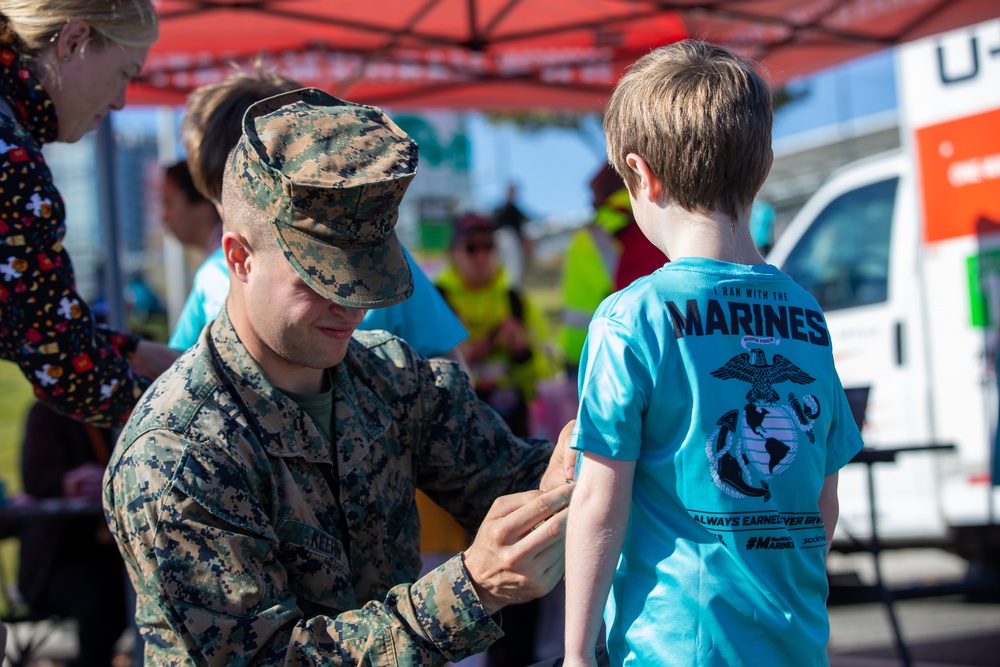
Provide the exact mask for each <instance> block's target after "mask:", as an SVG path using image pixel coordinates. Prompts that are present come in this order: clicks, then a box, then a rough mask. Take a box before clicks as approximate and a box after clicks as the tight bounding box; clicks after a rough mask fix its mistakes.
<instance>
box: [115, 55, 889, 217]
mask: <svg viewBox="0 0 1000 667" xmlns="http://www.w3.org/2000/svg"><path fill="white" fill-rule="evenodd" d="M790 87H791V88H793V89H801V88H805V89H807V90H808V91H809V93H808V95H807V96H806V97H805V98H804V99H803V100H801V101H800V102H797V103H795V104H792V105H789V106H787V107H785V108H784V109H782V110H781V111H780V112H779V113H778V115H777V116H776V118H775V127H774V137H775V139H779V138H784V137H787V136H792V135H794V134H797V133H799V132H803V131H806V130H811V129H815V128H818V127H822V126H824V125H829V124H832V123H835V122H837V121H839V120H850V119H853V118H859V117H862V116H866V115H870V114H873V113H877V112H880V111H886V110H889V109H893V108H895V106H896V90H895V83H894V78H893V73H892V52H891V51H889V50H886V51H882V52H880V53H877V54H874V55H871V56H867V57H865V58H861V59H858V60H855V61H852V62H849V63H846V64H844V65H841V66H839V67H835V68H831V69H828V70H824V71H822V72H819V73H817V74H815V75H813V76H811V77H808V78H806V79H803V80H799V81H796V82H793V83H792V84H791V85H790ZM156 113H157V110H156V109H152V108H148V107H147V108H136V107H127V108H126V109H125V110H124V111H122V112H119V113H118V114H116V115H115V123H116V124H118V125H134V124H137V125H140V126H145V127H150V126H155V117H156ZM390 113H391V110H390ZM466 128H467V131H468V133H469V139H470V142H471V146H472V182H473V201H474V205H475V207H476V208H477V209H480V210H483V211H488V210H490V209H492V208H493V207H495V206H497V205H498V204H499V203H501V202H502V200H503V198H504V196H505V193H506V188H507V184H508V183H511V182H513V183H514V184H516V185H517V187H518V203H519V205H520V206H521V208H522V209H523V210H524V212H525V213H526V214H528V215H529V216H531V217H539V218H540V217H548V216H553V215H559V214H566V213H571V212H575V211H582V210H585V209H587V208H588V207H589V206H590V192H589V189H588V188H587V183H588V182H589V180H590V178H591V176H593V174H594V173H596V171H597V170H598V168H599V167H600V166H601V164H602V163H603V162H604V159H605V156H604V148H603V146H604V144H603V135H602V134H601V131H600V125H599V120H598V119H597V117H596V115H595V116H594V117H593V118H589V119H588V120H587V121H586V122H585V123H584V124H583V129H582V131H580V132H577V131H572V130H561V129H548V130H543V131H540V132H533V133H526V132H522V131H520V130H518V129H516V128H515V127H514V126H512V125H507V124H502V125H495V124H492V123H490V122H489V121H488V120H487V119H486V118H485V117H484V116H483V115H482V114H478V113H470V114H468V116H467V123H466Z"/></svg>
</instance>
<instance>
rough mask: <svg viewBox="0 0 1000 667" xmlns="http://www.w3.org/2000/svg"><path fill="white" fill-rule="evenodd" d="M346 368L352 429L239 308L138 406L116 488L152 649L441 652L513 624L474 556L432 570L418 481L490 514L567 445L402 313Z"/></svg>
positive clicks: (458, 653) (399, 656)
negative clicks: (240, 325) (288, 368)
mask: <svg viewBox="0 0 1000 667" xmlns="http://www.w3.org/2000/svg"><path fill="white" fill-rule="evenodd" d="M331 377H332V381H333V387H334V419H333V421H334V424H333V432H334V434H335V441H336V442H335V444H334V445H331V444H330V443H329V441H328V440H327V439H326V438H325V437H324V436H323V435H322V434H321V432H320V430H319V428H318V427H317V426H316V424H315V423H314V422H313V421H312V418H311V417H309V416H307V414H306V413H305V412H303V411H302V410H301V409H300V408H299V407H298V406H297V405H296V404H295V403H293V402H292V401H291V400H290V399H288V398H287V397H285V395H284V394H282V393H281V392H280V391H279V390H277V389H275V387H273V386H272V385H271V384H270V382H269V381H268V380H267V378H266V377H264V375H263V374H262V371H261V369H260V368H259V366H257V364H256V363H255V362H254V361H253V360H252V358H251V357H250V356H249V354H248V353H247V351H246V348H245V347H244V346H243V345H242V343H241V342H240V341H239V339H238V338H237V335H236V333H235V331H234V330H233V327H232V324H231V323H230V320H229V317H228V315H227V314H226V313H225V312H223V313H222V314H221V315H220V316H219V318H218V319H217V320H216V321H215V322H214V323H213V324H212V326H211V327H210V328H208V329H206V330H205V331H204V332H203V333H202V336H201V338H200V340H199V342H198V344H197V345H195V346H194V347H193V348H191V350H189V351H188V352H187V353H185V355H183V356H182V357H181V358H180V360H179V361H178V363H177V364H176V365H175V366H174V368H173V369H171V370H170V371H168V372H167V373H166V374H165V375H163V376H162V377H161V378H160V379H159V380H158V381H157V382H156V383H155V384H154V385H153V386H152V387H151V388H150V390H149V391H148V392H147V393H146V394H145V395H144V396H143V398H142V400H141V401H140V402H139V404H138V405H137V406H136V409H135V412H134V413H133V415H132V417H131V419H130V420H129V422H128V424H127V425H126V427H125V430H124V431H123V433H122V436H121V438H120V440H119V442H118V446H117V448H116V451H115V454H114V456H113V458H112V460H111V463H110V465H109V472H108V476H107V478H106V480H105V494H104V503H105V510H106V512H107V516H108V521H109V524H110V526H111V529H112V532H113V533H114V534H115V537H116V539H117V540H118V544H119V546H120V548H121V550H122V553H123V555H124V557H125V561H126V564H127V566H128V570H129V575H130V577H131V579H132V583H133V584H134V585H135V587H136V591H137V611H136V620H137V625H138V627H139V629H140V632H141V633H142V635H143V637H144V638H145V640H146V659H147V661H148V662H149V664H153V665H178V664H189V663H194V664H212V665H242V664H247V663H250V662H252V661H255V660H256V661H260V664H269V665H271V664H289V665H297V664H370V665H396V664H407V665H433V664H440V663H443V662H445V661H446V660H451V661H457V660H460V659H462V658H464V657H466V656H468V655H471V654H473V653H477V652H480V651H483V650H485V649H486V648H487V647H488V646H489V645H490V644H491V643H492V642H493V641H494V640H496V639H497V638H498V637H499V636H501V632H500V630H499V628H498V627H497V625H496V624H495V623H494V622H493V621H492V620H491V618H490V617H489V616H487V615H486V613H485V611H484V609H483V607H482V605H481V603H480V601H479V599H478V597H477V595H476V593H475V592H474V589H473V587H472V584H471V582H470V580H469V577H468V575H467V573H466V572H465V569H464V567H463V565H462V560H461V557H459V556H456V557H454V558H452V559H451V560H449V561H447V562H446V563H445V564H443V565H441V566H440V567H438V568H437V569H435V570H432V571H431V572H430V573H428V574H426V575H425V576H424V577H422V578H420V579H417V576H418V574H419V571H420V566H421V563H420V550H419V533H420V525H419V520H418V516H417V505H416V502H415V500H414V493H415V489H417V488H420V489H422V490H423V491H425V492H426V493H427V494H428V495H429V496H430V497H431V498H433V499H434V500H435V501H436V502H437V503H438V504H440V505H441V506H442V507H444V508H446V509H447V510H448V511H449V512H451V513H452V515H454V516H455V517H456V518H457V519H459V521H460V522H461V523H462V524H463V526H464V527H465V528H466V529H468V530H470V531H473V532H474V531H475V530H476V528H477V526H478V525H479V523H480V522H481V520H482V518H483V517H484V516H485V514H486V512H487V510H488V509H489V507H490V505H491V504H492V501H493V500H494V499H495V498H496V497H497V496H499V495H503V494H507V493H514V492H517V491H523V490H526V489H529V488H537V485H538V482H539V480H540V479H541V476H542V473H543V472H544V469H545V467H546V465H547V463H548V459H549V457H550V454H551V451H552V450H551V445H548V444H547V443H540V442H531V441H524V440H519V439H517V438H514V437H513V436H512V435H511V434H510V432H509V431H508V430H507V429H506V427H505V426H504V425H503V422H502V421H501V420H500V419H499V417H497V415H496V414H495V413H493V412H492V411H491V410H489V409H488V408H486V407H484V405H483V404H481V403H479V402H478V401H477V400H476V399H475V396H474V394H473V392H472V390H471V388H470V386H469V384H468V381H467V380H466V377H465V375H464V373H463V372H462V371H461V370H460V369H459V368H458V366H457V365H455V364H453V363H451V362H447V361H442V360H433V361H428V360H426V359H424V358H423V357H420V356H419V355H417V354H416V353H415V352H413V351H412V350H411V349H410V348H409V347H408V346H407V345H406V344H405V343H404V342H402V341H401V340H399V339H398V338H394V337H392V336H391V335H389V334H387V333H385V332H358V333H356V334H355V339H354V341H353V342H352V344H351V346H350V350H349V351H348V354H347V357H346V358H345V359H344V361H343V362H341V363H340V364H337V365H336V366H334V367H333V368H332V369H331ZM409 582H414V583H409Z"/></svg>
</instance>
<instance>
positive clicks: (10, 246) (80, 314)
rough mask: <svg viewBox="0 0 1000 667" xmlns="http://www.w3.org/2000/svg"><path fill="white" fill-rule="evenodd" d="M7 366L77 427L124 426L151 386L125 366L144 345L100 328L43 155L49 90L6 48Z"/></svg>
mask: <svg viewBox="0 0 1000 667" xmlns="http://www.w3.org/2000/svg"><path fill="white" fill-rule="evenodd" d="M0 95H2V99H0V102H2V103H5V104H0V107H2V108H0V358H3V359H8V360H11V361H15V362H17V364H18V365H19V366H20V367H21V371H22V372H23V373H24V375H25V376H26V377H27V378H28V380H29V381H30V382H31V383H32V384H33V385H34V388H35V395H36V396H37V397H38V398H40V399H41V400H43V401H45V402H46V403H48V404H49V405H51V406H52V407H54V408H56V409H57V410H59V411H60V412H63V413H65V414H67V415H69V416H71V417H73V418H74V419H77V420H80V421H86V422H90V423H92V424H97V425H100V426H120V425H121V424H122V423H123V422H124V421H125V419H126V418H128V414H129V412H130V411H131V409H132V406H133V405H134V404H135V402H136V400H137V399H138V398H139V395H140V394H141V393H142V391H143V390H144V389H145V388H146V387H147V386H148V385H149V380H148V379H146V378H143V377H140V376H138V375H136V374H135V372H134V371H133V370H132V368H131V366H130V365H129V363H128V360H127V358H126V355H127V354H130V353H132V352H133V351H134V350H135V347H136V345H137V343H138V341H139V339H138V338H137V337H135V336H130V335H125V334H121V333H116V332H112V331H109V330H107V329H104V328H103V327H95V325H94V319H93V317H92V315H91V312H90V309H89V308H88V307H87V304H86V302H84V300H83V299H82V298H81V297H80V295H79V294H78V293H77V291H76V277H75V276H74V274H73V265H72V264H71V263H70V259H69V255H68V254H67V253H66V249H65V248H64V247H63V244H62V241H63V237H64V236H65V235H66V220H65V216H66V211H65V207H64V206H63V200H62V197H60V196H59V191H58V190H56V187H55V185H54V184H53V183H52V174H51V173H50V172H49V168H48V166H47V165H46V164H45V158H44V157H43V156H42V144H43V143H45V142H49V141H55V138H56V136H57V135H58V124H57V121H56V112H55V108H54V106H53V104H52V100H51V99H49V96H48V94H46V92H45V89H44V88H43V87H42V85H41V84H40V83H39V82H38V79H37V78H35V76H34V75H33V74H31V72H30V71H29V70H28V69H27V67H25V65H24V63H23V62H22V60H21V59H20V58H19V57H18V56H17V54H15V53H14V52H13V51H11V50H9V49H0Z"/></svg>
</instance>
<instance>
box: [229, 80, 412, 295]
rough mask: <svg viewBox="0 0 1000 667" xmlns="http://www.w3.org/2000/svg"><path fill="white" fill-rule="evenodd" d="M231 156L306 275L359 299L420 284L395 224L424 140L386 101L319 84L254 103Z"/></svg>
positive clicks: (323, 289) (316, 284)
mask: <svg viewBox="0 0 1000 667" xmlns="http://www.w3.org/2000/svg"><path fill="white" fill-rule="evenodd" d="M231 159H232V161H233V163H232V164H231V165H230V168H232V169H233V170H234V171H233V173H234V174H235V175H236V176H237V177H238V179H239V183H240V184H241V186H242V187H243V191H244V192H245V193H246V194H247V196H249V197H250V200H251V201H252V202H254V203H255V204H256V205H257V206H258V207H259V208H260V209H261V210H262V211H264V212H265V213H266V214H268V215H269V216H271V218H272V219H273V220H274V224H275V233H276V236H277V239H278V245H279V246H280V247H281V249H282V251H283V252H284V253H285V258H286V259H288V261H289V263H291V265H292V266H293V267H294V268H295V270H296V271H297V272H298V274H299V275H300V276H301V277H302V280H304V281H305V282H306V284H307V285H309V286H310V287H311V288H312V289H313V290H315V291H316V292H317V293H319V294H320V295H322V296H324V297H326V298H327V299H330V300H331V301H333V302H335V303H339V304H341V305H344V306H348V307H353V308H373V307H379V306H391V305H393V304H395V303H399V302H400V301H403V300H404V299H406V298H407V297H408V296H410V294H411V293H412V292H413V276H412V275H411V274H410V267H409V264H408V263H407V261H406V257H405V256H404V255H403V248H402V246H401V245H400V243H399V239H398V238H396V232H395V231H394V230H393V227H394V226H395V224H396V219H397V218H398V215H399V202H400V200H401V199H402V198H403V193H404V192H406V188H407V186H409V184H410V181H411V180H413V176H414V174H416V172H417V144H416V143H415V142H414V141H413V140H412V139H411V138H410V137H409V136H407V134H406V133H405V132H403V131H402V130H401V129H399V127H397V126H396V124H395V123H393V122H392V121H391V120H390V119H389V118H388V116H386V115H385V114H384V113H382V111H381V110H380V109H377V108H375V107H370V106H364V105H361V104H355V103H353V102H345V101H343V100H339V99H337V98H336V97H333V96H332V95H329V94H328V93H325V92H323V91H322V90H319V89H317V88H303V89H301V90H296V91H292V92H289V93H282V94H280V95H275V96H274V97H269V98H267V99H265V100H261V101H260V102H257V103H255V104H253V105H251V106H250V107H249V108H248V109H247V111H246V114H245V115H244V116H243V136H242V137H241V138H240V141H239V143H237V144H236V148H235V150H234V151H233V156H232V158H231Z"/></svg>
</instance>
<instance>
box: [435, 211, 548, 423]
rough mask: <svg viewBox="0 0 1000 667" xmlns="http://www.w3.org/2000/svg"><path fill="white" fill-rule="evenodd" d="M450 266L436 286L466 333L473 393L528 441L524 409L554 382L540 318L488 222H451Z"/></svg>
mask: <svg viewBox="0 0 1000 667" xmlns="http://www.w3.org/2000/svg"><path fill="white" fill-rule="evenodd" d="M449 259H450V262H449V265H448V266H447V267H446V268H445V269H444V270H443V271H442V272H441V274H440V275H439V276H438V277H437V279H436V281H435V283H436V285H437V288H438V290H439V291H440V292H441V294H442V296H444V298H445V300H446V301H447V302H448V304H449V305H450V306H451V308H452V310H454V311H455V314H456V315H457V316H458V319H459V320H461V322H462V324H464V325H465V328H466V329H468V331H469V337H468V339H466V340H465V341H463V342H462V343H460V344H459V351H460V352H461V353H462V356H463V358H464V359H465V360H466V362H467V363H468V365H469V369H470V371H471V374H472V379H473V383H474V385H475V388H476V393H477V394H479V396H480V398H482V399H483V400H484V401H486V402H487V403H489V404H490V405H491V406H492V407H493V409H495V410H496V411H497V412H498V413H499V414H500V416H501V417H503V418H504V421H505V422H507V425H508V426H510V429H511V431H513V432H514V433H515V434H516V435H520V436H526V435H529V431H530V428H529V423H528V405H529V404H530V402H531V400H532V399H533V398H534V397H535V391H536V385H537V383H538V381H539V380H542V379H545V378H548V377H549V376H550V375H551V374H552V365H553V364H552V360H551V356H552V355H551V352H550V350H549V348H548V327H547V326H546V323H545V318H544V317H543V315H542V313H541V311H540V310H539V309H538V308H537V307H536V306H535V305H534V304H533V303H531V301H530V300H529V299H528V298H526V296H525V294H524V292H523V291H522V290H521V289H519V288H517V287H514V286H512V285H511V283H510V281H509V279H508V277H507V274H506V272H505V270H504V268H503V266H501V265H500V262H499V259H498V255H497V244H496V227H495V225H494V223H493V221H492V220H490V219H489V218H487V217H485V216H482V215H479V214H476V213H466V214H465V215H462V216H461V217H459V218H457V219H456V220H455V221H454V228H453V232H452V239H451V246H450V249H449Z"/></svg>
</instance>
